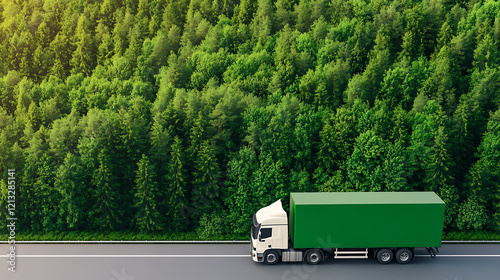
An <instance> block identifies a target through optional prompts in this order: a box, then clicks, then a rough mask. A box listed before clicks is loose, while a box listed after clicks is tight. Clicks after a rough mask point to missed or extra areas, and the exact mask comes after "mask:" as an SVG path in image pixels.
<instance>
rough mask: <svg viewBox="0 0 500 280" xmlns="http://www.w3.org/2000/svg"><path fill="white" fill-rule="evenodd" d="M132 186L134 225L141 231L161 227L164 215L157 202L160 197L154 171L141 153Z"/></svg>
mask: <svg viewBox="0 0 500 280" xmlns="http://www.w3.org/2000/svg"><path fill="white" fill-rule="evenodd" d="M137 167H138V169H137V171H136V178H135V186H134V208H135V210H136V214H135V217H134V222H135V226H136V227H137V228H138V229H140V230H143V231H156V230H161V229H162V228H163V219H164V216H163V215H162V213H161V212H160V208H159V206H158V205H159V204H160V200H161V199H162V197H161V195H160V194H161V193H160V191H159V189H158V185H157V183H156V181H155V180H156V172H155V170H154V166H153V165H151V164H150V162H149V158H148V157H147V156H145V155H144V154H143V155H142V158H141V160H140V161H139V162H138V164H137Z"/></svg>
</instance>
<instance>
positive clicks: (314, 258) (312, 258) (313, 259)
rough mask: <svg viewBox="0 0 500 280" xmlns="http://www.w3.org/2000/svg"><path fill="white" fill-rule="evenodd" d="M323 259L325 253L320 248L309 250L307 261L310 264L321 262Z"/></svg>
mask: <svg viewBox="0 0 500 280" xmlns="http://www.w3.org/2000/svg"><path fill="white" fill-rule="evenodd" d="M322 259H323V254H322V253H321V251H320V250H316V249H314V250H309V251H308V252H307V253H306V262H307V263H308V264H313V265H314V264H319V263H320V262H321V260H322Z"/></svg>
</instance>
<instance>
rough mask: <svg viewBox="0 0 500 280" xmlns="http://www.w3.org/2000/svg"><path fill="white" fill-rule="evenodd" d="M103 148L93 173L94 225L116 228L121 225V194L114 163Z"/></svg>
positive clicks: (100, 228)
mask: <svg viewBox="0 0 500 280" xmlns="http://www.w3.org/2000/svg"><path fill="white" fill-rule="evenodd" d="M108 152H109V151H108V150H107V149H105V148H103V149H101V150H100V152H99V154H98V156H97V164H98V165H97V166H96V169H95V170H94V172H93V174H92V182H91V184H92V188H93V201H94V206H93V209H92V210H91V211H90V219H91V221H92V226H93V228H94V229H97V230H114V229H117V228H119V227H120V226H121V223H122V221H123V220H122V219H123V217H122V213H123V209H122V208H120V207H118V206H119V202H120V195H119V192H118V182H117V178H116V177H115V175H114V174H113V165H112V163H111V160H110V157H109V155H108Z"/></svg>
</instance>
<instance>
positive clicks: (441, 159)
mask: <svg viewBox="0 0 500 280" xmlns="http://www.w3.org/2000/svg"><path fill="white" fill-rule="evenodd" d="M446 141H447V136H446V134H445V133H444V127H442V126H440V127H439V128H438V131H437V133H436V135H435V138H434V146H433V147H432V153H431V157H430V159H429V162H428V163H427V168H426V169H427V176H426V180H425V183H426V185H427V187H428V189H429V190H431V191H435V192H436V193H438V195H439V196H440V197H441V199H443V201H444V202H445V203H446V211H445V225H446V226H448V227H449V226H453V220H454V218H455V215H456V210H457V209H456V208H457V201H458V194H457V190H456V188H455V187H454V186H453V185H454V177H453V173H452V168H453V163H452V161H451V159H450V156H449V155H448V150H447V148H446Z"/></svg>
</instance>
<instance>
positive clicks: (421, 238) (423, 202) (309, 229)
mask: <svg viewBox="0 0 500 280" xmlns="http://www.w3.org/2000/svg"><path fill="white" fill-rule="evenodd" d="M444 206H445V204H444V202H443V201H442V200H441V199H440V198H439V197H438V196H437V195H436V194H435V193H433V192H392V193H390V192H385V193H384V192H377V193H292V194H291V195H290V219H289V233H290V236H291V238H292V241H293V244H294V247H295V248H381V247H439V246H441V236H442V233H443V221H444Z"/></svg>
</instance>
